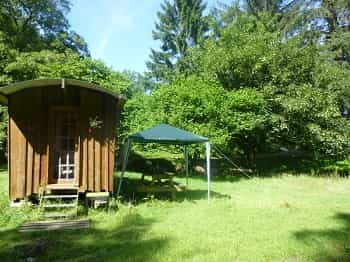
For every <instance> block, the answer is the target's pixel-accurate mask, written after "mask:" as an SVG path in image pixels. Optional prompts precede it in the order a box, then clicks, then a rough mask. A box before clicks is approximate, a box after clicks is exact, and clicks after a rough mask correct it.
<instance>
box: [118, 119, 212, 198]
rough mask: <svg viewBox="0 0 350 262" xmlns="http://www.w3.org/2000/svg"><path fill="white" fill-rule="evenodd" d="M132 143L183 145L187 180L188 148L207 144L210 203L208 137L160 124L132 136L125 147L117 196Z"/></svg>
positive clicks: (208, 179)
mask: <svg viewBox="0 0 350 262" xmlns="http://www.w3.org/2000/svg"><path fill="white" fill-rule="evenodd" d="M132 143H142V144H146V143H157V144H165V145H183V146H184V157H185V169H186V178H187V177H188V146H189V145H192V144H200V143H203V144H205V148H206V150H205V152H206V174H207V181H208V201H209V200H210V141H209V139H208V138H206V137H202V136H199V135H195V134H192V133H190V132H188V131H185V130H182V129H179V128H176V127H173V126H170V125H167V124H160V125H157V126H155V127H153V128H150V129H147V130H144V131H142V132H138V133H135V134H133V135H130V136H129V137H128V139H127V140H126V143H125V145H124V150H123V155H122V171H121V176H120V181H119V185H118V190H117V196H118V195H119V192H120V189H121V186H122V182H123V177H124V174H125V169H126V166H127V163H128V157H129V152H130V149H131V147H132Z"/></svg>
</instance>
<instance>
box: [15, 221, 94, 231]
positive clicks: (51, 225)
mask: <svg viewBox="0 0 350 262" xmlns="http://www.w3.org/2000/svg"><path fill="white" fill-rule="evenodd" d="M89 225H90V223H89V220H88V219H83V220H61V221H57V220H56V221H39V222H31V223H25V224H24V225H22V226H21V227H20V229H19V232H30V231H48V230H63V229H80V228H88V227H89Z"/></svg>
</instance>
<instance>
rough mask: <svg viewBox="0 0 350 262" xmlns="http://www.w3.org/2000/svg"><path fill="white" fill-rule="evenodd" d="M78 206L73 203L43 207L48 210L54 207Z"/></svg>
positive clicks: (45, 205)
mask: <svg viewBox="0 0 350 262" xmlns="http://www.w3.org/2000/svg"><path fill="white" fill-rule="evenodd" d="M76 206H77V204H75V203H72V204H44V205H43V207H45V208H46V207H48V208H52V207H76Z"/></svg>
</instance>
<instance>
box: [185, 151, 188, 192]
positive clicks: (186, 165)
mask: <svg viewBox="0 0 350 262" xmlns="http://www.w3.org/2000/svg"><path fill="white" fill-rule="evenodd" d="M184 157H185V171H186V188H187V187H188V146H184Z"/></svg>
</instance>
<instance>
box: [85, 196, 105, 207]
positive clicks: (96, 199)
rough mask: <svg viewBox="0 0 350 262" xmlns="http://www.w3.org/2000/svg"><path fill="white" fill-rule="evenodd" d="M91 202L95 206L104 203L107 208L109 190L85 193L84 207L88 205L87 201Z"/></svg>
mask: <svg viewBox="0 0 350 262" xmlns="http://www.w3.org/2000/svg"><path fill="white" fill-rule="evenodd" d="M91 202H92V204H93V207H94V208H96V207H97V206H98V205H100V204H105V205H106V208H107V209H108V210H109V192H89V193H86V195H85V204H86V207H87V208H88V207H89V203H91Z"/></svg>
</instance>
